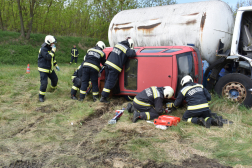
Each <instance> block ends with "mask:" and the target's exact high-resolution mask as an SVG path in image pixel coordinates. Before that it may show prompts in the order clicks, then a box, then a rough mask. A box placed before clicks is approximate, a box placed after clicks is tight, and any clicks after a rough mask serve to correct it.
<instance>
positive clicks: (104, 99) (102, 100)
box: [100, 96, 109, 103]
mask: <svg viewBox="0 0 252 168" xmlns="http://www.w3.org/2000/svg"><path fill="white" fill-rule="evenodd" d="M100 102H103V103H109V101H108V100H107V98H106V97H103V96H102V97H101V99H100Z"/></svg>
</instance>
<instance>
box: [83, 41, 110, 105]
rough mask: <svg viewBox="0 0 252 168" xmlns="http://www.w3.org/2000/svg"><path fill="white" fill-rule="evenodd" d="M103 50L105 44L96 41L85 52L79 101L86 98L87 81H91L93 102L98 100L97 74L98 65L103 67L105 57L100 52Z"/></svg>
mask: <svg viewBox="0 0 252 168" xmlns="http://www.w3.org/2000/svg"><path fill="white" fill-rule="evenodd" d="M105 48H106V46H105V44H104V43H103V42H102V41H98V42H97V44H96V46H95V47H94V48H91V49H89V50H88V51H87V54H86V56H85V62H84V63H83V68H82V69H83V70H82V80H81V89H80V100H79V101H83V100H84V98H85V96H86V92H87V87H88V84H89V80H91V83H92V92H93V100H94V102H95V101H96V100H97V99H98V98H99V88H98V74H99V71H100V69H101V67H100V63H101V64H102V65H104V63H105V61H106V55H105V53H104V52H103V51H102V50H103V49H105Z"/></svg>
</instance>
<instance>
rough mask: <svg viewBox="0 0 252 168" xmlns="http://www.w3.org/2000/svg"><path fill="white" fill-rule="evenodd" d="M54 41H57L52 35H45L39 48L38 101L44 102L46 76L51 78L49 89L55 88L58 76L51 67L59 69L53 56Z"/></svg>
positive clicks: (54, 49) (54, 50)
mask: <svg viewBox="0 0 252 168" xmlns="http://www.w3.org/2000/svg"><path fill="white" fill-rule="evenodd" d="M55 43H57V41H56V38H55V37H54V36H52V35H47V36H46V37H45V43H43V44H42V46H41V48H40V50H39V55H38V71H39V73H40V91H39V101H40V102H44V97H45V93H46V88H47V83H48V78H50V79H51V90H52V91H54V90H55V89H56V88H57V83H58V77H57V75H56V73H55V71H54V70H53V67H54V66H55V67H56V69H57V70H58V71H59V70H60V69H59V66H58V65H57V62H56V60H55V56H54V54H55V52H56V47H55Z"/></svg>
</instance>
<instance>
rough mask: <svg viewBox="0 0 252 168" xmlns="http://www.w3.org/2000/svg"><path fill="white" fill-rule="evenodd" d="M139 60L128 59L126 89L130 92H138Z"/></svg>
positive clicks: (125, 74)
mask: <svg viewBox="0 0 252 168" xmlns="http://www.w3.org/2000/svg"><path fill="white" fill-rule="evenodd" d="M137 66H138V60H137V59H128V60H127V62H126V64H125V71H124V87H125V89H128V90H137Z"/></svg>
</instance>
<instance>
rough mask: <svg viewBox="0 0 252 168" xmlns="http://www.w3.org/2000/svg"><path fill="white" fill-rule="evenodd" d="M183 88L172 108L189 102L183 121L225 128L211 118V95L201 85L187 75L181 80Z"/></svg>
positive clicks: (219, 121)
mask: <svg viewBox="0 0 252 168" xmlns="http://www.w3.org/2000/svg"><path fill="white" fill-rule="evenodd" d="M181 85H182V86H183V88H182V89H181V91H180V92H179V93H178V96H177V98H176V100H175V102H174V104H173V103H171V104H170V107H178V106H179V105H180V104H182V102H183V101H184V100H185V101H186V102H187V106H188V107H187V111H186V112H185V113H184V115H183V117H182V120H184V121H187V122H189V123H194V124H199V125H203V126H205V127H206V128H210V126H211V125H215V126H223V123H222V121H221V120H219V119H213V118H211V111H210V109H209V106H208V103H209V102H210V101H211V95H210V93H209V92H208V91H207V89H205V88H204V87H203V85H201V84H196V83H193V79H192V78H191V76H189V75H186V76H184V77H183V78H182V80H181Z"/></svg>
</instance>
